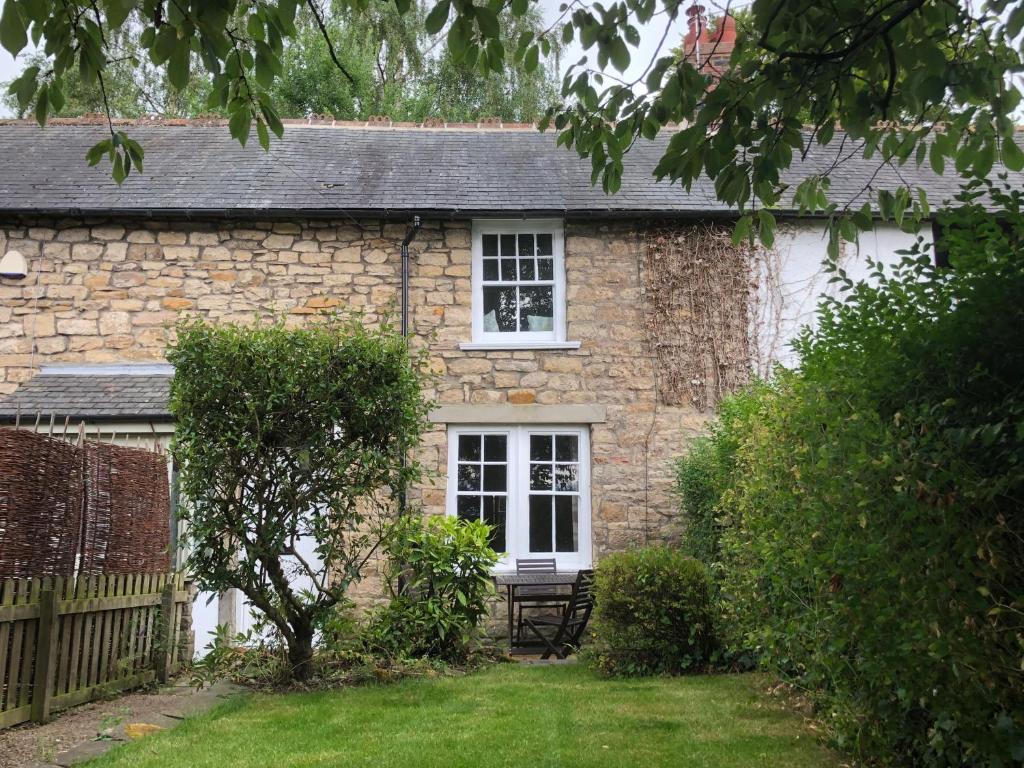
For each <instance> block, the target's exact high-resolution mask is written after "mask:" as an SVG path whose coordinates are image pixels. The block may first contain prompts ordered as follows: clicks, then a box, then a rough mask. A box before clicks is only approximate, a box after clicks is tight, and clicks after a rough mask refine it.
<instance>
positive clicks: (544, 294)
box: [519, 285, 555, 331]
mask: <svg viewBox="0 0 1024 768" xmlns="http://www.w3.org/2000/svg"><path fill="white" fill-rule="evenodd" d="M519 324H520V328H521V329H522V330H524V331H553V330H554V329H555V307H554V288H553V287H552V286H550V285H546V286H543V287H539V288H520V289H519Z"/></svg>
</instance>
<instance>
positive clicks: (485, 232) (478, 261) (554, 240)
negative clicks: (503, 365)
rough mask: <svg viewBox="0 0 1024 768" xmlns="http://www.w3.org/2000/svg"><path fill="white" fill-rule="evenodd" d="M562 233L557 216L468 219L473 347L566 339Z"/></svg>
mask: <svg viewBox="0 0 1024 768" xmlns="http://www.w3.org/2000/svg"><path fill="white" fill-rule="evenodd" d="M564 241H565V235H564V232H563V229H562V222H561V221H557V220H539V219H538V220H524V221H475V222H473V266H472V282H473V341H472V343H471V344H468V345H463V346H464V347H472V346H493V347H500V346H508V347H515V346H521V347H522V346H526V347H530V346H532V347H544V346H552V347H558V346H578V345H572V344H568V345H567V344H566V342H565V242H564Z"/></svg>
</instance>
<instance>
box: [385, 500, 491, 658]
mask: <svg viewBox="0 0 1024 768" xmlns="http://www.w3.org/2000/svg"><path fill="white" fill-rule="evenodd" d="M489 535H490V527H489V526H487V525H486V524H484V523H482V522H467V521H465V520H459V519H457V518H453V517H431V518H429V519H428V520H425V521H424V520H421V519H420V518H418V517H414V516H411V517H409V518H407V519H405V520H403V521H402V523H401V524H400V525H399V526H398V527H397V528H396V530H395V532H394V535H393V536H392V537H390V538H389V540H388V541H387V543H386V545H385V551H386V554H387V557H388V561H387V562H388V564H387V574H386V580H387V583H388V586H389V589H390V592H391V600H390V602H389V603H388V604H387V605H386V606H384V607H383V608H381V609H379V610H378V611H377V612H376V613H375V614H374V615H373V617H372V618H371V620H370V623H369V626H368V628H367V631H366V635H365V643H366V646H367V648H368V650H370V651H371V652H373V653H377V654H385V655H389V656H392V657H413V658H436V659H442V660H445V661H452V662H461V661H464V660H465V659H466V658H467V657H468V656H469V655H470V653H471V652H472V651H473V647H474V643H475V642H476V640H477V638H478V634H479V629H480V624H481V621H482V620H483V618H484V617H485V616H486V615H487V599H488V598H489V597H490V596H491V595H492V594H493V593H494V582H493V581H492V578H491V569H492V568H493V567H494V566H495V564H496V563H497V562H498V556H497V554H496V553H495V552H494V550H493V549H491V547H490V544H489V543H488V542H489V538H488V537H489ZM400 581H401V587H400V585H399V582H400Z"/></svg>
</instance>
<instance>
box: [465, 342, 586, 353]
mask: <svg viewBox="0 0 1024 768" xmlns="http://www.w3.org/2000/svg"><path fill="white" fill-rule="evenodd" d="M580 343H581V342H578V341H518V342H517V341H503V342H493V341H463V342H461V343H460V344H459V349H461V350H462V351H464V352H474V351H476V352H502V351H515V350H520V349H579V348H580Z"/></svg>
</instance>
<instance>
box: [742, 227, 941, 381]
mask: <svg viewBox="0 0 1024 768" xmlns="http://www.w3.org/2000/svg"><path fill="white" fill-rule="evenodd" d="M779 229H780V231H779V233H778V236H777V237H776V242H775V247H774V249H773V250H772V252H769V253H762V254H761V258H760V259H759V262H758V265H757V275H756V277H757V281H756V282H757V288H756V296H755V301H754V312H753V317H752V318H751V321H752V323H753V329H752V333H753V337H754V340H755V347H756V348H755V350H754V354H755V358H754V367H755V370H756V372H757V373H758V375H760V376H767V375H769V374H770V373H771V369H772V367H773V366H774V365H775V364H776V363H781V364H782V365H785V366H787V367H793V366H795V365H796V364H797V362H798V360H797V358H796V354H795V353H794V352H793V349H792V347H791V346H790V342H791V341H792V340H793V339H794V338H796V336H797V334H798V332H799V331H800V329H801V328H802V327H803V326H805V325H810V324H812V323H813V322H814V310H815V309H816V308H817V305H818V302H819V300H820V298H821V297H822V296H825V295H829V296H836V295H838V285H837V284H836V283H829V282H828V280H829V277H830V275H829V274H827V273H826V272H825V269H824V266H823V262H824V260H825V256H826V246H827V244H828V242H827V236H826V234H825V225H824V222H820V221H804V222H799V223H789V224H780V227H779ZM921 236H922V237H924V238H925V240H926V241H928V242H930V240H931V233H930V231H928V230H927V229H925V230H922V232H921ZM917 237H918V236H917V235H908V234H906V233H905V232H901V231H900V230H899V228H897V227H896V226H894V225H891V224H880V225H878V226H877V227H876V228H875V230H874V231H873V232H865V233H862V234H861V236H860V242H859V243H858V246H857V247H856V248H853V247H850V246H847V248H846V252H845V253H844V255H843V257H842V258H841V259H840V266H841V267H842V268H843V269H844V270H846V273H847V275H848V276H849V277H850V278H851V279H852V280H854V281H859V280H866V279H868V275H869V269H868V260H869V259H871V260H874V261H882V262H883V263H884V264H896V263H898V262H899V261H900V259H901V258H903V256H902V254H898V253H897V251H900V250H904V249H909V248H910V247H911V246H912V245H913V244H914V242H916V240H917Z"/></svg>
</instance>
